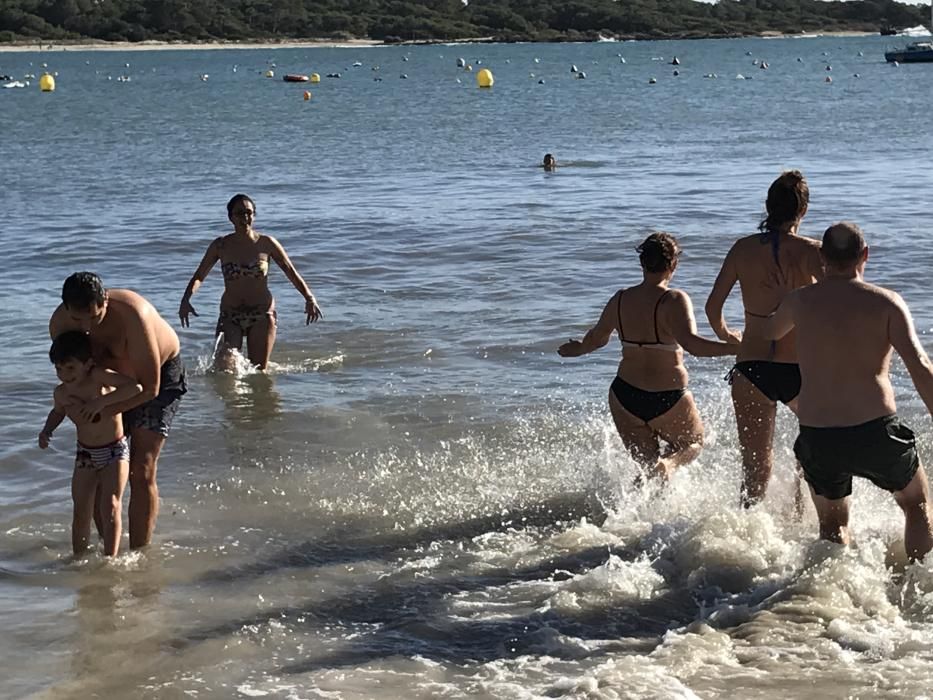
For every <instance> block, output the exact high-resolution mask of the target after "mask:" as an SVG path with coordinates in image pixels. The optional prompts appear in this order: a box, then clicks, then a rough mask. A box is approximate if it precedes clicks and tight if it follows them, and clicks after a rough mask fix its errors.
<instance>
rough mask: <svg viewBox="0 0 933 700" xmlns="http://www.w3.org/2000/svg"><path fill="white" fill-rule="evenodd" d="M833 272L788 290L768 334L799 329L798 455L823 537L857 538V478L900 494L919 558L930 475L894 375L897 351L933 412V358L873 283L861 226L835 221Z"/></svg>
mask: <svg viewBox="0 0 933 700" xmlns="http://www.w3.org/2000/svg"><path fill="white" fill-rule="evenodd" d="M821 255H822V257H823V262H824V264H825V266H826V278H825V279H824V280H823V281H821V282H818V283H816V284H814V285H811V286H808V287H802V288H801V289H798V290H796V291H794V292H792V293H791V294H789V295H788V296H787V297H786V298H785V299H784V301H783V302H782V303H781V305H780V307H779V308H778V310H777V311H776V312H775V313H774V315H773V316H772V317H771V318H770V319H769V321H768V323H767V325H768V328H767V332H766V337H770V338H775V339H777V338H781V337H783V336H784V335H786V334H787V333H788V332H789V331H790V330H791V329H792V328H796V329H797V357H798V360H799V362H800V375H801V389H800V396H799V401H798V412H797V415H798V417H799V418H800V436H799V437H798V438H797V442H796V443H795V444H794V452H795V454H796V455H797V459H798V460H799V461H800V464H801V466H802V467H803V470H804V474H805V476H806V479H807V482H808V483H809V484H810V492H811V494H812V496H813V503H814V505H815V506H816V512H817V515H818V516H819V520H820V537H821V538H823V539H827V540H832V541H833V542H840V543H842V544H848V542H849V527H848V526H849V495H850V494H851V493H852V477H853V476H860V477H863V478H866V479H869V480H870V481H871V482H872V483H874V484H875V485H876V486H879V487H880V488H882V489H885V490H886V491H890V492H892V493H893V494H894V498H895V500H896V501H897V504H898V505H899V506H900V507H901V509H902V510H903V511H904V516H905V527H904V545H905V547H906V549H907V554H908V556H909V557H910V558H911V559H921V558H922V557H923V556H924V555H925V554H926V553H927V552H929V551H930V549H931V548H933V534H931V527H930V518H931V508H933V504H931V502H930V494H929V487H928V485H927V478H926V475H925V474H924V471H923V468H922V467H921V465H920V460H919V458H918V456H917V450H916V446H915V440H914V434H913V432H912V431H911V430H910V428H908V427H907V426H906V425H904V424H903V423H901V422H900V420H898V418H897V407H896V406H895V403H894V389H893V387H892V386H891V379H890V377H889V376H888V367H889V364H890V360H891V350H892V348H893V349H894V350H896V351H897V354H898V355H900V357H901V359H902V360H903V361H904V365H905V366H906V367H907V371H908V372H909V373H910V378H911V379H912V380H913V383H914V386H915V387H916V388H917V391H918V393H919V394H920V398H921V399H923V402H924V404H926V406H927V409H928V410H929V411H930V412H931V413H933V365H931V363H930V359H929V358H928V357H927V354H926V352H924V350H923V348H922V347H921V346H920V341H919V340H918V339H917V334H916V331H915V330H914V323H913V319H912V318H911V316H910V311H908V309H907V305H906V304H905V303H904V300H903V299H901V297H900V296H899V295H897V294H896V293H894V292H892V291H890V290H888V289H884V288H883V287H878V286H876V285H873V284H869V283H867V282H865V280H864V279H863V277H862V275H863V273H864V270H865V264H866V262H867V261H868V246H867V245H866V244H865V238H864V236H863V235H862V232H861V231H860V230H859V228H858V226H856V225H855V224H852V223H848V222H843V223H838V224H835V225H833V226H830V227H829V228H828V229H827V230H826V233H825V234H824V235H823V244H822V249H821Z"/></svg>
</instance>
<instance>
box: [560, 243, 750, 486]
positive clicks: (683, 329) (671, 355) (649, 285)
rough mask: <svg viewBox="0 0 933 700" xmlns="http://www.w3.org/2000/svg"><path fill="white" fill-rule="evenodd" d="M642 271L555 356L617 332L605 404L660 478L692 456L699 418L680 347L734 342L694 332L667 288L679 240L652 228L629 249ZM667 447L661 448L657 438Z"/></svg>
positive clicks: (680, 301)
mask: <svg viewBox="0 0 933 700" xmlns="http://www.w3.org/2000/svg"><path fill="white" fill-rule="evenodd" d="M636 250H637V251H638V254H639V260H640V261H641V268H642V273H643V275H644V279H643V281H642V282H641V284H638V285H636V286H634V287H629V288H628V289H622V290H619V291H618V292H616V293H615V294H614V295H613V296H612V298H611V299H610V300H609V302H608V303H607V304H606V307H605V308H604V309H603V313H602V315H601V316H600V318H599V321H598V322H597V323H596V325H595V326H593V328H591V329H590V330H589V331H587V334H586V335H585V336H584V337H583V340H570V341H569V342H567V343H564V344H563V345H561V346H560V348H558V350H557V352H558V353H559V354H560V355H561V357H579V356H580V355H585V354H587V353H590V352H593V351H594V350H597V349H598V348H601V347H603V346H604V345H605V344H606V343H608V342H609V339H610V338H611V337H612V332H613V331H615V332H617V333H618V334H619V339H620V340H621V341H622V348H623V357H622V361H621V362H620V363H619V370H618V373H617V376H616V378H615V379H614V380H613V382H612V385H611V386H610V388H609V410H610V411H611V412H612V418H613V421H614V422H615V424H616V429H617V430H618V431H619V436H620V437H621V438H622V443H623V444H624V445H625V447H626V449H628V451H629V453H630V454H631V455H632V457H633V458H635V460H636V461H638V462H639V463H640V464H641V465H642V466H644V467H645V469H646V470H647V472H648V475H649V476H657V477H660V478H662V479H664V480H667V479H668V478H670V476H671V475H672V474H673V472H674V470H675V469H677V467H679V466H681V465H683V464H687V463H688V462H691V461H692V460H694V459H696V457H697V455H699V453H700V449H701V448H702V446H703V423H702V421H701V420H700V414H699V413H698V412H697V408H696V404H695V403H694V402H693V395H692V394H691V393H690V392H689V391H688V390H687V369H686V367H684V353H683V351H684V350H686V351H687V352H689V353H690V354H691V355H697V356H700V357H718V356H722V355H734V354H735V352H736V349H737V347H738V346H737V345H736V344H734V343H725V342H718V341H715V340H707V339H706V338H701V337H700V336H698V335H697V329H696V320H695V319H694V316H693V305H692V304H691V302H690V297H689V296H687V294H686V292H684V291H682V290H680V289H670V288H669V286H668V285H669V284H670V281H671V278H672V277H673V276H674V270H675V269H676V268H677V259H678V256H679V255H680V247H679V246H678V245H677V241H676V240H675V239H674V237H673V236H671V235H670V234H667V233H653V234H651V235H650V236H648V238H647V239H646V240H645V242H644V243H642V244H641V245H640V246H638V248H637V249H636ZM661 440H664V441H665V442H666V443H667V447H666V448H665V449H664V450H662V449H661V444H660V441H661Z"/></svg>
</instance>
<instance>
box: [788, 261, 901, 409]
mask: <svg viewBox="0 0 933 700" xmlns="http://www.w3.org/2000/svg"><path fill="white" fill-rule="evenodd" d="M793 297H794V298H793V299H792V300H789V301H790V303H791V304H792V307H793V315H794V322H795V325H796V328H797V334H798V338H799V339H800V340H799V341H798V342H797V360H798V363H799V364H800V372H801V375H802V376H804V377H806V381H804V382H803V383H802V386H801V389H800V396H799V398H798V404H797V412H798V416H799V417H800V423H801V424H802V425H809V426H813V427H834V426H846V425H859V424H861V423H865V422H867V421H870V420H874V419H875V418H879V417H881V416H887V415H891V414H893V413H895V411H896V406H895V402H894V389H893V388H892V386H891V380H890V378H889V376H888V366H889V364H890V360H891V349H892V347H893V343H894V342H898V343H899V344H901V345H904V344H908V345H909V344H910V343H911V340H910V338H909V334H908V331H907V326H906V323H907V309H906V307H905V306H904V302H903V300H901V298H900V297H899V296H898V295H897V294H895V293H894V292H891V291H889V290H887V289H883V288H881V287H878V286H875V285H873V284H869V283H867V282H865V281H863V280H861V279H847V278H841V277H829V278H828V279H826V280H824V281H823V282H819V283H817V284H815V285H811V286H809V287H805V288H803V289H800V290H798V291H797V292H795V293H794V295H793ZM892 336H893V337H892ZM914 340H915V338H914ZM908 352H909V350H908Z"/></svg>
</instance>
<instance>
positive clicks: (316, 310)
mask: <svg viewBox="0 0 933 700" xmlns="http://www.w3.org/2000/svg"><path fill="white" fill-rule="evenodd" d="M305 314H306V315H307V318H306V319H305V325H306V326H307V325H308V324H311V323H314V322H315V321H319V320H320V319H322V318H324V312H323V311H321V307H320V306H318V305H317V299H315V298H314V295H313V294H312V295H311V296H309V297H308V298H307V299H305Z"/></svg>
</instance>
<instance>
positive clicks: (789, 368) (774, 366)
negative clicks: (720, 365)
mask: <svg viewBox="0 0 933 700" xmlns="http://www.w3.org/2000/svg"><path fill="white" fill-rule="evenodd" d="M736 372H738V373H739V374H741V375H742V376H743V377H745V378H746V379H747V380H748V381H750V382H751V383H752V384H754V385H755V388H756V389H758V391H760V392H761V393H762V394H764V395H765V396H767V397H768V398H769V399H771V400H772V401H780V402H781V403H785V404H786V403H790V402H791V401H793V400H794V399H795V398H797V394H799V393H800V365H798V364H797V363H796V362H770V361H768V360H747V361H745V362H736V363H735V367H733V368H732V369H731V370H729V374H727V375H726V379H727V380H728V381H729V384H732V377H733V375H734V374H735V373H736Z"/></svg>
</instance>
